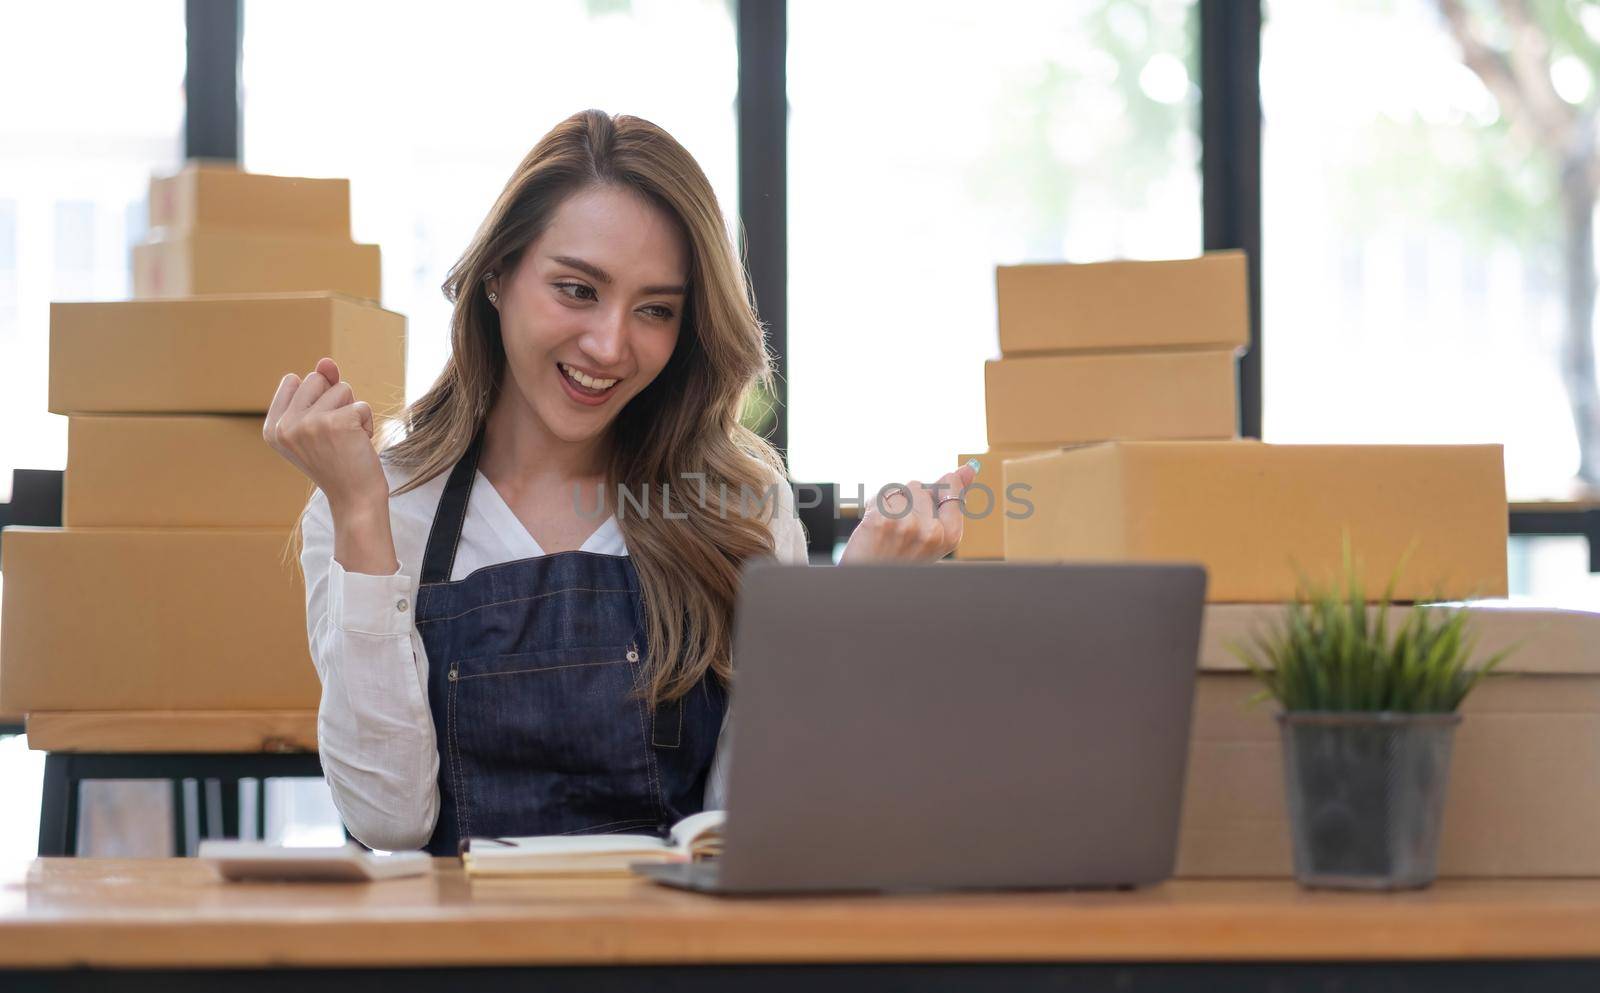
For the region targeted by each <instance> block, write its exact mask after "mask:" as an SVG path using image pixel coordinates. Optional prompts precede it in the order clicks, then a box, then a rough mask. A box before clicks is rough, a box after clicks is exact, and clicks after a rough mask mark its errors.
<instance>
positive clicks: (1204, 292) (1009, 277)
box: [995, 251, 1250, 356]
mask: <svg viewBox="0 0 1600 993" xmlns="http://www.w3.org/2000/svg"><path fill="white" fill-rule="evenodd" d="M1248 285H1249V266H1248V263H1247V261H1246V259H1245V254H1244V253H1243V252H1240V251H1222V252H1210V253H1207V254H1206V255H1204V256H1202V257H1200V258H1197V259H1176V260H1173V261H1165V262H1125V261H1117V262H1095V263H1089V264H1080V265H1073V264H1068V263H1059V264H1047V265H1041V264H1035V265H1014V266H997V267H996V268H995V303H996V305H997V307H998V309H999V312H1000V352H1001V354H1003V355H1008V356H1010V355H1024V354H1028V353H1032V352H1057V351H1072V350H1078V349H1107V348H1112V349H1115V348H1170V347H1183V346H1188V347H1195V346H1200V347H1217V346H1223V347H1227V348H1234V349H1236V348H1240V347H1243V346H1245V345H1248V344H1249V342H1250V307H1249V300H1248V295H1247V294H1248Z"/></svg>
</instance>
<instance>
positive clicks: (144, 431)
mask: <svg viewBox="0 0 1600 993" xmlns="http://www.w3.org/2000/svg"><path fill="white" fill-rule="evenodd" d="M261 425H262V419H261V418H260V417H256V416H254V415H248V416H247V415H231V414H230V415H193V414H191V415H181V414H180V415H175V416H171V417H162V416H144V415H126V416H119V415H97V414H74V415H73V416H72V417H70V418H68V420H67V472H66V477H65V479H64V481H63V500H64V503H63V508H62V519H61V523H62V524H64V525H66V526H67V527H69V528H75V527H133V528H142V527H169V528H170V527H218V528H292V527H294V526H295V523H296V522H297V521H298V520H299V519H300V513H301V511H303V510H304V509H305V505H306V501H307V500H308V499H309V498H310V496H311V490H312V483H311V481H310V480H309V479H307V478H306V477H305V475H304V474H303V473H301V472H300V470H298V469H296V468H295V467H294V466H293V465H292V464H290V463H289V461H288V460H287V459H285V458H284V457H283V456H281V455H279V454H278V453H277V452H275V451H273V449H272V447H271V446H269V445H268V444H267V443H266V442H265V441H263V440H262V438H261Z"/></svg>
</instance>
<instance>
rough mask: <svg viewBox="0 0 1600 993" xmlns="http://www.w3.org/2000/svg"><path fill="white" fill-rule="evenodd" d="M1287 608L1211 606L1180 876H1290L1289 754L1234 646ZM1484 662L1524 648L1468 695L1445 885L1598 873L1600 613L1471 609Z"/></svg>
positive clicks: (1450, 802) (1447, 829)
mask: <svg viewBox="0 0 1600 993" xmlns="http://www.w3.org/2000/svg"><path fill="white" fill-rule="evenodd" d="M1282 609H1283V608H1282V606H1281V605H1277V604H1271V605H1261V604H1221V605H1213V606H1209V607H1207V608H1206V615H1205V629H1204V635H1203V636H1202V640H1201V650H1200V674H1199V679H1198V682H1197V684H1196V698H1195V709H1194V719H1193V723H1192V739H1191V744H1190V753H1189V771H1188V779H1187V784H1186V786H1185V791H1184V802H1183V815H1182V821H1181V824H1182V827H1181V830H1180V835H1179V843H1178V864H1177V872H1178V875H1180V876H1187V877H1212V878H1220V877H1288V876H1290V875H1292V872H1293V861H1292V853H1291V848H1290V841H1289V827H1288V824H1289V822H1288V806H1287V801H1286V799H1285V795H1284V790H1285V788H1284V779H1283V751H1282V744H1281V742H1280V739H1279V731H1278V724H1277V720H1276V718H1275V716H1274V715H1275V714H1276V712H1277V705H1276V704H1275V703H1272V702H1270V701H1267V702H1263V703H1260V704H1257V705H1255V706H1247V705H1246V701H1247V700H1248V699H1249V698H1250V697H1251V696H1252V695H1254V694H1255V692H1256V691H1257V690H1258V689H1259V686H1260V684H1259V683H1257V682H1256V680H1255V678H1254V677H1253V676H1251V675H1250V674H1249V673H1248V672H1245V671H1244V670H1243V666H1242V665H1241V664H1240V663H1239V661H1238V660H1237V659H1236V658H1234V656H1233V655H1232V654H1231V653H1230V652H1228V651H1227V648H1226V645H1227V643H1228V642H1230V641H1236V640H1239V639H1241V638H1245V637H1248V635H1249V633H1250V632H1251V631H1255V630H1260V629H1261V628H1262V627H1263V626H1265V625H1267V624H1269V623H1271V622H1273V621H1275V620H1276V619H1277V618H1278V616H1280V613H1281V611H1282ZM1469 609H1471V610H1472V612H1473V621H1472V625H1473V630H1475V631H1477V632H1478V633H1479V651H1480V653H1481V654H1479V655H1478V656H1477V657H1478V658H1484V657H1487V656H1488V655H1489V654H1491V653H1493V652H1496V651H1499V650H1500V649H1501V648H1504V647H1507V646H1509V645H1512V644H1515V643H1517V642H1519V641H1520V642H1521V643H1522V646H1521V648H1520V649H1519V650H1518V651H1516V652H1514V653H1513V654H1512V655H1511V656H1510V657H1509V658H1508V659H1506V661H1505V662H1503V663H1502V664H1501V667H1500V671H1501V672H1503V673H1504V675H1494V676H1491V677H1490V678H1489V679H1488V680H1486V681H1485V682H1483V683H1481V684H1480V685H1479V686H1478V687H1477V688H1476V689H1475V690H1473V692H1472V693H1471V694H1469V695H1468V697H1467V699H1466V701H1465V703H1464V704H1463V705H1462V714H1463V715H1464V719H1463V720H1462V722H1461V724H1460V725H1458V726H1457V728H1456V733H1455V741H1454V747H1453V756H1452V759H1451V766H1450V779H1449V783H1448V786H1447V788H1446V793H1445V814H1444V824H1443V834H1442V837H1441V839H1440V850H1439V873H1440V875H1442V876H1473V877H1514V876H1546V877H1551V876H1600V614H1597V613H1589V612H1581V611H1564V610H1553V609H1545V608H1537V607H1509V606H1504V605H1496V606H1479V605H1474V606H1472V607H1471V608H1469Z"/></svg>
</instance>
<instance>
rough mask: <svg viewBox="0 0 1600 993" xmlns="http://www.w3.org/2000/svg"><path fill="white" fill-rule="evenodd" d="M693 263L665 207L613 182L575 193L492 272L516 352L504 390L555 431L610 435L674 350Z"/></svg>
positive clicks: (580, 436)
mask: <svg viewBox="0 0 1600 993" xmlns="http://www.w3.org/2000/svg"><path fill="white" fill-rule="evenodd" d="M688 272H689V251H688V246H687V244H686V243H685V241H684V237H683V235H682V233H681V231H680V230H679V228H678V225H677V224H676V222H675V220H674V218H673V217H672V216H671V215H670V214H668V213H667V212H666V211H664V210H662V209H661V208H660V207H657V206H655V205H654V204H651V203H649V202H648V201H646V200H645V199H643V198H642V197H640V196H639V195H638V194H636V193H634V192H633V191H631V190H626V189H620V188H616V187H610V186H595V187H590V188H588V189H586V190H583V191H581V192H578V193H575V194H573V195H572V196H570V197H568V198H567V199H566V200H565V201H564V202H563V203H562V204H561V205H560V206H559V207H558V208H557V209H556V212H555V214H554V216H553V217H552V218H551V221H550V225H549V226H548V227H547V228H546V229H545V231H544V233H543V234H542V235H540V236H539V237H538V238H537V239H535V240H534V241H533V242H531V243H530V244H529V245H528V246H527V248H526V249H524V250H523V252H522V254H521V256H520V257H519V258H518V260H517V262H516V265H515V267H514V268H513V270H512V271H511V272H509V273H502V274H499V275H497V276H496V277H495V278H493V279H491V280H490V281H489V283H488V289H490V290H493V291H494V292H495V293H496V295H497V296H498V298H499V300H498V302H497V303H496V304H495V306H496V308H497V309H498V310H499V311H500V334H501V339H502V340H503V341H504V343H505V351H506V378H507V380H508V381H507V382H506V383H505V384H504V386H505V390H504V391H503V392H502V398H503V399H505V400H510V401H513V402H520V404H521V405H522V406H523V407H525V408H526V409H527V410H528V411H530V412H531V413H532V415H533V418H534V420H535V421H537V422H538V424H539V425H540V426H542V427H543V429H544V430H545V431H546V432H548V433H549V434H550V435H551V436H552V437H553V439H556V440H560V441H564V442H584V441H589V440H593V439H594V438H596V437H597V436H599V435H600V434H601V432H603V431H604V430H605V428H606V426H607V425H609V424H610V423H611V422H612V420H614V419H615V418H616V416H617V414H618V413H620V412H621V410H622V408H623V407H625V406H626V405H627V403H628V401H629V400H631V399H633V397H635V396H637V395H638V394H639V393H640V392H641V391H642V390H644V388H645V387H647V386H649V385H650V383H651V381H653V380H654V379H655V378H656V376H657V375H659V374H660V372H661V370H662V368H663V367H665V366H666V364H667V360H668V359H670V358H671V357H672V352H673V349H674V348H675V347H676V346H677V343H678V331H679V328H680V326H681V325H682V321H683V309H684V305H685V303H686V302H687V297H686V296H685V293H686V289H687V282H688ZM512 387H515V390H516V396H511V395H509V394H510V391H511V389H512Z"/></svg>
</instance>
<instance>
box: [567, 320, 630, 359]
mask: <svg viewBox="0 0 1600 993" xmlns="http://www.w3.org/2000/svg"><path fill="white" fill-rule="evenodd" d="M578 344H579V347H581V348H582V349H583V351H584V352H585V353H586V354H587V355H588V356H589V357H590V358H591V359H593V360H594V362H595V364H596V365H603V366H608V367H609V366H614V365H616V364H617V363H618V362H620V361H622V356H623V355H624V353H626V352H627V348H628V311H627V310H626V309H624V308H622V307H616V308H609V307H608V308H597V309H596V310H595V311H594V321H593V322H592V323H590V325H589V327H588V329H587V330H586V331H585V332H584V335H583V338H582V339H581V340H580V341H579V342H578Z"/></svg>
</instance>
